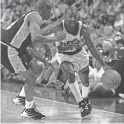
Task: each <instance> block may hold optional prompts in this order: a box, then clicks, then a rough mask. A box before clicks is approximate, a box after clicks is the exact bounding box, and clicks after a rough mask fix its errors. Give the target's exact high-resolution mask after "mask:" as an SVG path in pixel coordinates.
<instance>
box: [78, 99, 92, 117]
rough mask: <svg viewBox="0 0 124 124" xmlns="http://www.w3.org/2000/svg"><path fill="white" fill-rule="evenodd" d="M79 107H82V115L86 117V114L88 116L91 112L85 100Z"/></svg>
mask: <svg viewBox="0 0 124 124" xmlns="http://www.w3.org/2000/svg"><path fill="white" fill-rule="evenodd" d="M79 109H80V112H81V117H85V116H87V115H89V114H90V113H91V111H90V109H89V107H88V105H87V104H86V102H85V101H84V100H82V101H81V102H79Z"/></svg>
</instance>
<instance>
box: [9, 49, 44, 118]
mask: <svg viewBox="0 0 124 124" xmlns="http://www.w3.org/2000/svg"><path fill="white" fill-rule="evenodd" d="M11 51H12V50H11V48H10V49H8V58H9V61H10V63H11V66H12V68H13V69H14V71H15V73H18V74H19V75H20V76H22V77H23V78H24V79H25V84H24V91H25V95H26V99H25V109H24V110H23V112H22V114H21V116H23V117H27V118H34V119H44V118H45V116H44V115H42V114H41V113H40V112H38V111H37V110H36V108H35V106H34V103H33V96H34V85H35V81H36V76H35V74H34V73H33V71H32V69H31V68H32V67H34V65H35V63H34V61H33V59H32V57H31V56H30V55H28V53H27V52H25V53H23V54H22V55H19V56H18V54H17V55H11V54H10V53H11ZM30 67H31V68H30ZM18 98H19V97H18Z"/></svg>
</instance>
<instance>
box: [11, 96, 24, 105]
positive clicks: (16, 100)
mask: <svg viewBox="0 0 124 124" xmlns="http://www.w3.org/2000/svg"><path fill="white" fill-rule="evenodd" d="M25 99H26V97H23V96H19V95H17V96H16V97H15V98H14V99H13V102H14V103H15V104H16V105H25Z"/></svg>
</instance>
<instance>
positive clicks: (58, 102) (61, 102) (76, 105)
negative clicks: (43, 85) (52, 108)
mask: <svg viewBox="0 0 124 124" xmlns="http://www.w3.org/2000/svg"><path fill="white" fill-rule="evenodd" d="M0 91H2V92H9V93H11V94H18V93H16V92H11V91H5V90H0ZM34 98H36V99H40V100H41V99H42V100H44V101H52V102H55V103H60V104H65V105H69V106H75V107H77V105H74V104H69V103H64V102H59V101H54V100H50V99H45V98H40V97H36V96H35V97H34ZM92 109H93V110H95V111H99V112H103V113H111V114H114V115H121V116H124V115H123V114H120V113H114V112H110V111H105V110H100V109H94V108H92Z"/></svg>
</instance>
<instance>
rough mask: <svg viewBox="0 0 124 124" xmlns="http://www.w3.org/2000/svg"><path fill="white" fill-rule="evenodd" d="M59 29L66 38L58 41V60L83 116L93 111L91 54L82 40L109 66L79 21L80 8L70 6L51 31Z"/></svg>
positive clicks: (98, 58)
mask: <svg viewBox="0 0 124 124" xmlns="http://www.w3.org/2000/svg"><path fill="white" fill-rule="evenodd" d="M59 31H65V33H66V38H65V40H63V41H61V42H58V51H59V53H58V54H57V58H58V62H59V64H60V67H61V69H62V70H63V71H64V72H65V73H66V75H67V78H68V83H69V87H70V90H71V92H72V93H73V95H74V96H75V98H76V101H77V102H78V104H79V108H80V111H81V116H82V117H84V116H87V115H89V114H90V113H91V105H90V102H89V100H88V92H89V79H88V77H89V76H88V75H89V67H88V66H89V56H88V54H87V52H86V51H85V49H84V48H83V47H82V42H83V43H86V45H87V46H88V48H89V50H90V52H91V53H92V55H93V56H94V57H95V58H96V59H97V60H98V61H99V62H100V63H101V65H102V66H103V68H104V69H107V68H108V67H107V66H106V64H105V63H104V61H103V60H102V59H101V58H100V56H99V54H98V53H97V51H96V49H95V47H94V46H93V43H92V41H91V37H90V33H89V31H88V29H87V28H86V26H85V25H84V24H83V23H82V22H81V21H78V10H77V9H76V8H74V7H69V8H68V9H67V10H66V11H65V18H64V20H62V22H61V23H60V24H58V25H57V26H56V27H55V28H52V29H51V33H53V32H54V33H56V32H59ZM39 39H40V36H39ZM75 71H76V72H77V73H78V74H79V77H80V79H81V81H82V91H83V92H82V95H81V93H80V90H79V85H78V82H77V81H76V80H75ZM82 97H83V98H82Z"/></svg>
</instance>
